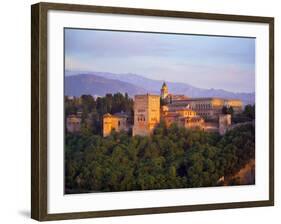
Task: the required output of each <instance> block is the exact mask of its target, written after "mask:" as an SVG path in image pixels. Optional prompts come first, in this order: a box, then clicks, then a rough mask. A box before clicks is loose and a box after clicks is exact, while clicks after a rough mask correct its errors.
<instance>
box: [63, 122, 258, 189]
mask: <svg viewBox="0 0 281 224" xmlns="http://www.w3.org/2000/svg"><path fill="white" fill-rule="evenodd" d="M254 158H255V128H254V126H253V125H250V124H249V125H245V126H241V127H239V128H236V129H234V130H231V131H229V132H227V133H226V134H225V135H224V136H219V135H218V134H216V133H206V132H203V131H190V130H187V129H185V128H179V127H177V126H176V125H173V126H171V127H170V128H168V129H167V128H165V126H164V125H163V124H160V125H159V127H158V128H157V129H156V130H155V132H154V134H153V135H152V136H150V137H140V136H136V137H131V136H129V135H128V134H127V133H125V132H121V133H112V135H110V136H109V137H107V138H103V137H101V136H100V135H95V134H92V133H91V132H89V131H85V132H82V133H80V134H79V135H73V134H69V133H68V134H67V135H66V145H65V178H66V179H65V180H66V186H65V187H66V193H77V192H96V191H125V190H146V189H167V188H188V187H206V186H217V185H218V180H219V178H220V177H222V176H231V175H233V174H235V173H236V172H237V171H239V169H241V168H242V167H243V166H244V165H245V164H247V163H248V162H249V161H250V160H251V159H254Z"/></svg>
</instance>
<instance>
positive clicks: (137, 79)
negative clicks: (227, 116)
mask: <svg viewBox="0 0 281 224" xmlns="http://www.w3.org/2000/svg"><path fill="white" fill-rule="evenodd" d="M163 81H164V80H153V79H149V78H145V77H143V76H140V75H137V74H131V73H128V74H114V73H109V72H69V71H66V76H65V95H68V96H81V95H82V94H91V95H98V96H104V95H105V94H106V93H116V92H121V93H125V92H127V93H128V94H129V95H130V96H133V95H136V94H145V93H156V94H159V93H160V89H161V87H162V84H163ZM166 83H167V85H168V89H169V92H170V93H173V94H184V95H186V96H188V97H221V98H228V99H240V100H242V101H243V103H244V105H247V104H254V103H255V93H234V92H230V91H226V90H223V89H213V88H210V89H204V88H198V87H194V86H192V85H189V84H186V83H177V82H166Z"/></svg>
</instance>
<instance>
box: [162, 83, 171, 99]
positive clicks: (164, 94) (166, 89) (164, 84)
mask: <svg viewBox="0 0 281 224" xmlns="http://www.w3.org/2000/svg"><path fill="white" fill-rule="evenodd" d="M168 94H169V93H168V86H167V84H166V82H163V85H162V88H161V99H162V100H164V99H166V98H167V96H168Z"/></svg>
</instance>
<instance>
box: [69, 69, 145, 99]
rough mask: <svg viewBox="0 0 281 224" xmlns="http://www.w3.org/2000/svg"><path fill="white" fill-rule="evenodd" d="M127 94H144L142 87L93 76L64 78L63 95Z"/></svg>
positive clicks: (82, 75) (80, 75) (83, 75)
mask: <svg viewBox="0 0 281 224" xmlns="http://www.w3.org/2000/svg"><path fill="white" fill-rule="evenodd" d="M117 92H120V93H123V94H124V93H128V94H129V95H130V96H133V95H135V94H141V93H144V92H146V90H145V89H143V88H142V87H139V86H136V85H133V84H131V83H128V82H122V81H119V80H114V79H107V78H104V77H101V76H97V75H94V74H79V75H72V76H66V77H65V95H67V96H81V95H83V94H90V95H93V96H95V95H98V96H104V95H105V94H107V93H117Z"/></svg>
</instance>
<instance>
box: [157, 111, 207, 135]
mask: <svg viewBox="0 0 281 224" xmlns="http://www.w3.org/2000/svg"><path fill="white" fill-rule="evenodd" d="M161 119H162V120H163V121H164V123H165V125H166V126H167V127H170V126H171V125H172V124H173V123H175V124H177V125H178V126H180V127H185V128H188V129H201V130H202V129H204V119H203V118H202V117H200V116H198V115H197V113H196V112H195V111H194V110H191V109H190V108H189V107H183V108H175V107H169V106H162V108H161Z"/></svg>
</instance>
